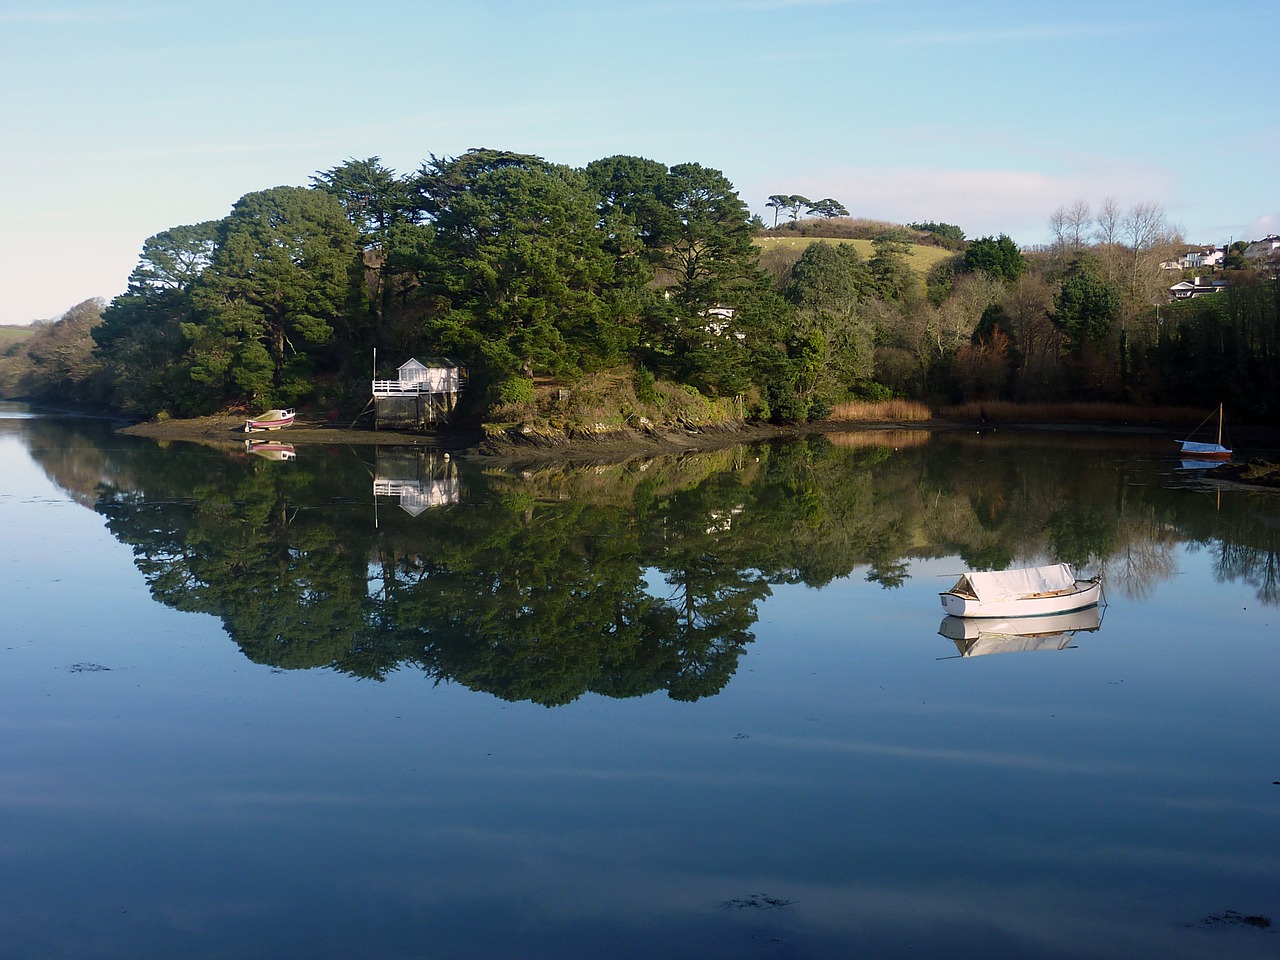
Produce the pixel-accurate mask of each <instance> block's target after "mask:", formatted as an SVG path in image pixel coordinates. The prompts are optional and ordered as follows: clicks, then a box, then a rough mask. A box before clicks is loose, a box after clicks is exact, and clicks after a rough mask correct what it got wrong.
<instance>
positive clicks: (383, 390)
mask: <svg viewBox="0 0 1280 960" xmlns="http://www.w3.org/2000/svg"><path fill="white" fill-rule="evenodd" d="M396 372H397V374H398V376H397V377H396V379H394V380H374V381H373V409H374V428H375V429H377V427H379V426H393V427H415V428H418V429H422V428H424V427H426V426H429V425H432V424H437V423H444V422H446V421H448V419H449V416H450V415H451V414H452V413H453V411H454V409H455V408H456V407H457V405H458V396H459V394H460V393H461V392H462V389H463V387H465V386H466V374H465V372H464V371H463V369H462V368H461V367H460V366H458V364H456V363H454V362H453V361H452V360H449V359H445V358H440V357H433V358H429V359H426V360H419V359H417V358H416V357H411V358H410V359H408V360H406V361H405V362H404V363H402V364H400V367H399V369H398V370H397V371H396Z"/></svg>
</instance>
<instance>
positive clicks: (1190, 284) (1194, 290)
mask: <svg viewBox="0 0 1280 960" xmlns="http://www.w3.org/2000/svg"><path fill="white" fill-rule="evenodd" d="M1226 288H1227V281H1225V280H1210V279H1209V278H1208V277H1195V278H1194V279H1192V280H1183V281H1182V282H1180V283H1175V284H1174V285H1173V286H1172V287H1170V288H1169V299H1170V300H1194V299H1195V298H1196V297H1207V296H1208V295H1209V294H1211V293H1217V292H1218V291H1219V290H1225V289H1226Z"/></svg>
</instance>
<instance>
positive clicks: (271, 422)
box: [244, 407, 293, 433]
mask: <svg viewBox="0 0 1280 960" xmlns="http://www.w3.org/2000/svg"><path fill="white" fill-rule="evenodd" d="M291 423H293V408H292V407H290V408H288V409H287V410H268V411H267V412H266V413H264V414H263V415H262V416H260V417H254V418H253V419H252V420H246V421H245V422H244V432H245V433H256V432H257V431H259V430H279V429H280V428H281V427H287V426H289V424H291Z"/></svg>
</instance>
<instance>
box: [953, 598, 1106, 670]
mask: <svg viewBox="0 0 1280 960" xmlns="http://www.w3.org/2000/svg"><path fill="white" fill-rule="evenodd" d="M1101 627H1102V608H1101V607H1098V606H1093V607H1087V608H1085V609H1084V610H1073V611H1071V612H1070V613H1058V614H1054V615H1052V616H1047V617H1009V618H1007V619H1003V620H1001V619H997V618H991V619H985V620H973V619H970V618H967V617H944V618H943V620H942V625H941V626H939V627H938V633H940V634H942V636H944V637H946V638H947V639H948V640H950V641H952V642H953V643H955V645H956V649H957V650H959V651H960V656H961V657H982V656H986V655H987V654H989V653H1025V652H1027V651H1030V650H1066V649H1067V648H1068V647H1070V646H1072V643H1071V639H1072V637H1074V636H1075V635H1076V634H1077V633H1079V632H1081V631H1085V632H1088V633H1094V632H1096V631H1097V630H1099V629H1101ZM941 659H944V660H945V659H954V658H947V657H942V658H941Z"/></svg>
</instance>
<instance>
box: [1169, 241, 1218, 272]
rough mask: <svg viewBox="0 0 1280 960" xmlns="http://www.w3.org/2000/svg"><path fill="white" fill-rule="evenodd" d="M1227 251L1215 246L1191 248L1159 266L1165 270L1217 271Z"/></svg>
mask: <svg viewBox="0 0 1280 960" xmlns="http://www.w3.org/2000/svg"><path fill="white" fill-rule="evenodd" d="M1226 255H1227V251H1226V250H1223V249H1221V248H1219V247H1217V246H1213V245H1210V246H1207V247H1193V248H1191V249H1190V250H1187V251H1186V252H1185V253H1183V254H1182V256H1180V257H1178V259H1176V260H1166V261H1164V262H1163V263H1162V264H1160V266H1161V267H1162V268H1164V269H1165V270H1198V269H1200V268H1202V267H1208V268H1209V269H1210V270H1217V269H1219V268H1220V267H1221V266H1222V261H1223V260H1224V259H1225V258H1226Z"/></svg>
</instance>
